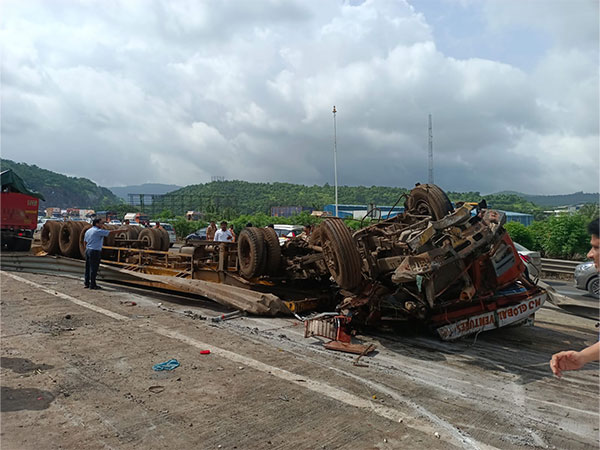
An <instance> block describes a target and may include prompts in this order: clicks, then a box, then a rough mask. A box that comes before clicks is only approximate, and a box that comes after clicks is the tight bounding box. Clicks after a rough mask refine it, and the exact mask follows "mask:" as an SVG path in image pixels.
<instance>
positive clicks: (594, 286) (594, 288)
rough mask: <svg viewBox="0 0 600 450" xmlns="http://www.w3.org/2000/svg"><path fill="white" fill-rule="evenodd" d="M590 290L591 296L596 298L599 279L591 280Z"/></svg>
mask: <svg viewBox="0 0 600 450" xmlns="http://www.w3.org/2000/svg"><path fill="white" fill-rule="evenodd" d="M590 288H591V289H590V290H591V291H592V294H593V295H595V296H598V295H599V294H600V279H599V278H596V279H595V280H592V282H591V284H590Z"/></svg>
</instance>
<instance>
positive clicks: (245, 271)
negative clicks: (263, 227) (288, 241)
mask: <svg viewBox="0 0 600 450" xmlns="http://www.w3.org/2000/svg"><path fill="white" fill-rule="evenodd" d="M264 247H265V245H264V238H263V234H262V232H261V231H260V229H258V228H254V227H249V228H244V229H243V230H242V231H241V233H240V237H239V239H238V261H239V263H240V273H241V274H242V276H244V277H245V278H255V277H258V276H260V275H262V272H263V270H264V266H265V261H264V260H265V257H264Z"/></svg>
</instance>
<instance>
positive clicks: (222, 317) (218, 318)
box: [210, 311, 245, 322]
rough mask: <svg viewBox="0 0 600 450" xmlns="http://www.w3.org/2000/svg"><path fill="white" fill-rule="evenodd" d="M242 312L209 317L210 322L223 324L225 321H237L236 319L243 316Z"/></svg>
mask: <svg viewBox="0 0 600 450" xmlns="http://www.w3.org/2000/svg"><path fill="white" fill-rule="evenodd" d="M244 315H245V314H244V312H243V311H233V312H230V313H227V314H221V315H220V316H216V317H211V319H210V320H211V321H212V322H223V321H225V320H231V319H237V318H238V317H242V316H244Z"/></svg>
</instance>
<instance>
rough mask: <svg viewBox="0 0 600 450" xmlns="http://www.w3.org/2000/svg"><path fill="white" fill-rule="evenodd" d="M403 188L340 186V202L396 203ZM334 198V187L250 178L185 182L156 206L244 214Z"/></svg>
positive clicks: (318, 203)
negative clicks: (202, 182)
mask: <svg viewBox="0 0 600 450" xmlns="http://www.w3.org/2000/svg"><path fill="white" fill-rule="evenodd" d="M405 192H407V190H406V189H404V188H399V187H384V186H371V187H365V186H340V187H338V199H339V200H338V201H339V203H340V204H367V203H375V204H377V205H393V204H394V203H396V201H397V200H398V198H399V197H400V195H401V194H403V193H405ZM334 202H335V192H334V187H333V186H330V185H328V184H325V185H324V186H318V185H313V186H305V185H301V184H290V183H250V182H247V181H237V180H236V181H215V182H211V183H206V184H196V185H191V186H186V187H184V188H182V189H179V190H177V191H174V192H170V193H168V194H166V195H165V196H163V197H162V199H161V200H160V201H157V202H156V205H155V209H156V210H157V211H160V210H162V209H168V210H170V211H172V212H174V213H176V214H180V213H181V212H182V211H184V210H189V209H194V210H199V211H210V210H214V211H217V210H222V209H224V208H231V209H232V210H234V211H236V212H238V213H241V214H253V213H256V212H264V213H266V214H268V213H269V212H270V208H271V206H304V207H309V208H314V209H317V210H320V209H322V208H323V206H324V205H327V204H331V203H334Z"/></svg>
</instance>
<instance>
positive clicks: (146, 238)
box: [138, 228, 162, 250]
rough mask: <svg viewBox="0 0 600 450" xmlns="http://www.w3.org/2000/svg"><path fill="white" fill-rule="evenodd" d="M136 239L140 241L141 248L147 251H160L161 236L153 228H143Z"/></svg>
mask: <svg viewBox="0 0 600 450" xmlns="http://www.w3.org/2000/svg"><path fill="white" fill-rule="evenodd" d="M138 239H139V240H140V241H142V248H146V249H148V250H161V249H162V236H161V234H160V233H159V232H158V230H156V229H154V228H144V229H143V230H142V231H140V234H139V235H138Z"/></svg>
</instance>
